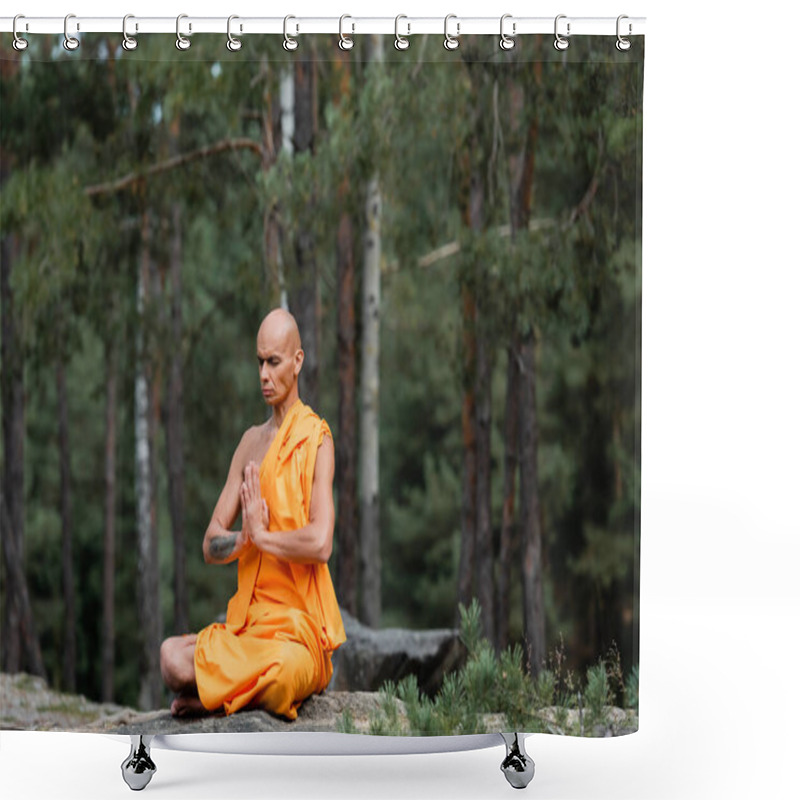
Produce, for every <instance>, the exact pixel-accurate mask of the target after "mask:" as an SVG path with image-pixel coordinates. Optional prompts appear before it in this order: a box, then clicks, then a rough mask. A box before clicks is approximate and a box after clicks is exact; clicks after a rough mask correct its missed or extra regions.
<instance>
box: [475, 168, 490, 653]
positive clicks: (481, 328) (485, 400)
mask: <svg viewBox="0 0 800 800" xmlns="http://www.w3.org/2000/svg"><path fill="white" fill-rule="evenodd" d="M475 192H476V193H477V194H479V195H480V200H478V198H476V203H475V207H474V216H473V217H472V220H471V224H472V226H473V229H474V230H480V226H481V224H482V217H483V213H482V209H483V183H482V181H476V186H475ZM474 272H475V274H476V276H477V278H478V291H477V293H476V298H475V318H476V319H475V327H476V341H475V575H476V580H477V587H476V588H477V591H476V595H477V598H478V602H479V603H480V604H481V625H482V627H483V635H484V636H485V637H486V639H487V640H488V641H489V642H491V643H492V644H494V643H495V628H494V592H495V582H494V547H493V542H492V482H491V469H492V441H491V434H492V369H491V360H492V359H491V352H490V350H491V344H490V340H489V335H488V331H486V329H485V322H484V319H483V314H482V310H481V309H482V301H481V298H482V297H483V296H484V292H483V291H482V284H483V280H482V274H483V265H482V264H475V265H474Z"/></svg>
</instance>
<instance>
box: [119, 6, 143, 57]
mask: <svg viewBox="0 0 800 800" xmlns="http://www.w3.org/2000/svg"><path fill="white" fill-rule="evenodd" d="M129 19H134V16H133V14H126V15H125V16H124V17H123V18H122V49H123V50H128V51H131V50H135V49H136V48H137V47H138V45H139V43H138V42H137V41H136V39H134V38H133V36H128V20H129ZM137 27H138V26H137Z"/></svg>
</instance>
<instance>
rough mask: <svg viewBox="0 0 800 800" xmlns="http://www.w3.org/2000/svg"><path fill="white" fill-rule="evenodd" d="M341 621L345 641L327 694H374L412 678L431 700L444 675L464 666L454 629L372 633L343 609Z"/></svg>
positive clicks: (335, 662) (337, 658)
mask: <svg viewBox="0 0 800 800" xmlns="http://www.w3.org/2000/svg"><path fill="white" fill-rule="evenodd" d="M342 619H343V621H344V628H345V632H346V633H347V641H346V642H345V643H344V644H343V645H342V646H341V647H340V648H339V649H338V650H337V651H336V652H335V653H334V673H333V679H332V680H331V683H330V686H329V687H328V688H329V689H331V690H336V691H348V692H353V691H364V692H376V691H378V690H379V689H380V688H381V686H382V685H383V684H384V683H385V682H386V681H394V682H397V681H399V680H401V679H402V678H404V677H405V676H406V675H411V674H413V675H416V676H417V682H418V683H419V686H420V689H422V691H423V692H425V693H426V694H428V695H429V696H433V695H434V694H435V693H436V692H437V691H438V690H439V688H440V687H441V685H442V681H443V680H444V676H445V674H446V673H448V672H452V671H453V670H455V669H458V668H460V667H461V666H463V664H464V662H465V661H466V657H467V650H466V648H465V647H464V645H463V643H462V642H461V639H460V638H459V635H458V630H456V629H452V628H440V629H435V630H425V631H414V630H407V629H405V628H385V629H382V630H375V629H373V628H369V627H367V626H366V625H363V624H362V623H360V622H359V621H358V620H357V619H356V618H355V617H353V616H351V615H350V614H348V613H347V612H346V611H344V610H342Z"/></svg>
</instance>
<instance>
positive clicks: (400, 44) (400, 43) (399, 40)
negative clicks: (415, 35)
mask: <svg viewBox="0 0 800 800" xmlns="http://www.w3.org/2000/svg"><path fill="white" fill-rule="evenodd" d="M401 19H408V17H407V16H406V15H405V14H398V15H397V16H396V17H395V18H394V46H395V48H396V49H397V50H408V48H409V45H410V44H411V42H409V41H408V39H407V38H406V36H410V35H411V23H409V22H407V23H406V27H407V28H408V32H407V33H406V36H401V35H400V31H399V26H400V20H401Z"/></svg>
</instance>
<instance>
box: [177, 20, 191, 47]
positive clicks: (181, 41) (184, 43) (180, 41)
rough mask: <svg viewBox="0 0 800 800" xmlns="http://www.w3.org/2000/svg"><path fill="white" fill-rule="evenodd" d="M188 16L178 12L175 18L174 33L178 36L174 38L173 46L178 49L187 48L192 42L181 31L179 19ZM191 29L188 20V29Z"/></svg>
mask: <svg viewBox="0 0 800 800" xmlns="http://www.w3.org/2000/svg"><path fill="white" fill-rule="evenodd" d="M188 18H189V15H188V14H178V18H177V19H176V20H175V34H176V36H177V37H178V38H177V39H176V40H175V47H177V48H178V50H188V49H189V47H190V46H191V44H192V43H191V41H190V40H189V39H187V38H186V37H185V36H184V35H183V34H182V33H181V20H182V19H188ZM191 30H192V24H191V22H190V23H189V31H191Z"/></svg>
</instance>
